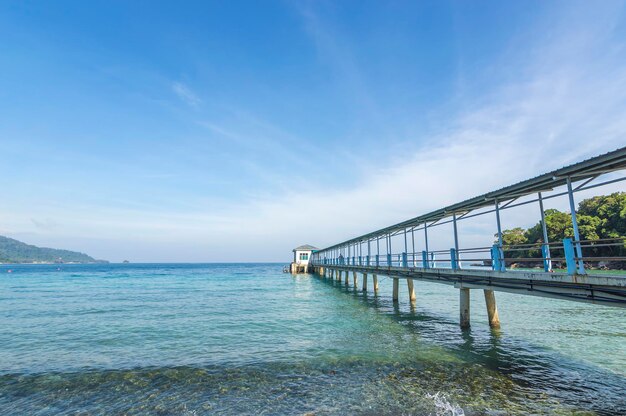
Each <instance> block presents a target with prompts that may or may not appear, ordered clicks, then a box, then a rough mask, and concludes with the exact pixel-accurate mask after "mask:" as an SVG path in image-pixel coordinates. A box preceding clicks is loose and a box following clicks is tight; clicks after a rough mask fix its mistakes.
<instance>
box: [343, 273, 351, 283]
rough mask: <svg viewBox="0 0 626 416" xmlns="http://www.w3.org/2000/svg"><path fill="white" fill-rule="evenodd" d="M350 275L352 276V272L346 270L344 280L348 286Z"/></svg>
mask: <svg viewBox="0 0 626 416" xmlns="http://www.w3.org/2000/svg"><path fill="white" fill-rule="evenodd" d="M349 276H350V273H348V272H346V278H345V279H344V282H345V284H346V286H348V282H349V280H350V277H349Z"/></svg>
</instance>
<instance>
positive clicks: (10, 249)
mask: <svg viewBox="0 0 626 416" xmlns="http://www.w3.org/2000/svg"><path fill="white" fill-rule="evenodd" d="M0 263H107V262H106V261H105V260H96V259H94V258H93V257H90V256H88V255H86V254H84V253H78V252H76V251H69V250H57V249H54V248H45V247H37V246H32V245H30V244H25V243H22V242H21V241H17V240H14V239H12V238H8V237H3V236H0Z"/></svg>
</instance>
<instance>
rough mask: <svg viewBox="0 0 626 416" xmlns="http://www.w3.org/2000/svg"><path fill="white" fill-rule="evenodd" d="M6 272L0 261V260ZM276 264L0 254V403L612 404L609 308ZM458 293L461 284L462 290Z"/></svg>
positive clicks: (616, 387)
mask: <svg viewBox="0 0 626 416" xmlns="http://www.w3.org/2000/svg"><path fill="white" fill-rule="evenodd" d="M9 269H10V270H12V272H11V273H7V271H8V270H9ZM380 284H381V290H380V293H379V295H378V296H374V294H373V293H371V281H370V292H369V293H368V294H363V292H362V291H360V290H354V288H353V287H352V286H349V287H345V286H344V285H343V284H339V283H336V282H331V281H329V280H323V279H320V278H319V277H314V276H312V275H298V276H291V275H288V274H283V273H282V265H278V264H211V265H157V264H153V265H62V266H52V265H36V266H30V265H29V266H26V265H22V266H9V265H2V266H0V322H1V323H2V331H0V414H41V415H52V414H54V415H57V414H237V415H238V414H299V415H301V414H306V413H312V414H317V415H323V414H371V415H379V414H420V415H421V414H441V415H447V414H450V415H452V414H467V415H470V414H490V415H499V414H529V413H534V414H546V413H553V414H554V413H556V414H624V413H626V398H625V397H626V316H625V314H624V310H623V309H619V308H608V307H599V306H590V305H586V304H578V303H574V302H566V301H556V300H547V299H542V298H534V297H530V296H516V295H509V294H504V293H499V292H498V293H497V294H496V296H497V298H498V306H499V310H500V317H501V320H502V324H503V327H502V330H500V331H497V332H496V331H491V330H490V329H489V327H488V326H487V325H486V313H485V311H484V301H483V300H482V293H481V292H480V291H472V292H473V293H472V329H471V330H470V331H461V330H460V329H459V327H458V324H457V319H458V316H457V315H458V291H456V290H455V289H453V288H451V287H449V286H445V285H437V284H431V283H420V282H417V283H416V292H417V296H418V300H417V303H416V305H415V307H413V308H412V307H411V306H410V305H409V303H408V302H407V301H406V298H407V293H406V288H405V287H402V290H403V291H401V301H400V304H399V305H394V304H393V303H392V302H391V298H390V296H389V295H390V294H391V283H390V281H389V280H388V279H384V278H381V279H380ZM474 292H475V293H474Z"/></svg>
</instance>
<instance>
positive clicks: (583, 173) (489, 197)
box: [323, 147, 626, 250]
mask: <svg viewBox="0 0 626 416" xmlns="http://www.w3.org/2000/svg"><path fill="white" fill-rule="evenodd" d="M622 169H626V147H623V148H621V149H617V150H614V151H612V152H609V153H605V154H603V155H600V156H596V157H592V158H590V159H587V160H584V161H582V162H578V163H574V164H573V165H569V166H564V167H562V168H559V169H556V170H553V171H551V172H548V173H544V174H543V175H539V176H536V177H534V178H532V179H527V180H525V181H521V182H518V183H516V184H514V185H510V186H506V187H504V188H500V189H498V190H496V191H491V192H487V193H486V194H483V195H479V196H477V197H474V198H470V199H467V200H465V201H463V202H459V203H456V204H452V205H449V206H447V207H444V208H441V209H438V210H435V211H432V212H429V213H428V214H424V215H420V216H418V217H415V218H411V219H409V220H406V221H403V222H400V223H398V224H394V225H391V226H389V227H385V228H381V229H380V230H377V231H373V232H371V233H368V234H364V235H362V236H359V237H355V238H352V239H350V240H346V241H344V242H342V243H338V244H335V245H333V246H330V247H327V248H325V249H323V250H327V249H330V248H335V247H339V246H343V245H346V244H349V243H358V242H359V241H367V240H370V239H372V238H376V237H378V236H381V235H386V234H389V233H393V232H395V231H399V230H404V229H405V228H408V227H414V226H420V225H422V224H425V223H429V222H432V221H437V220H440V219H443V218H446V217H451V216H452V214H454V213H456V214H459V213H465V212H468V211H472V210H475V209H478V208H484V207H489V206H493V205H494V201H496V200H498V201H506V200H509V199H513V198H518V197H521V196H524V195H529V194H534V193H537V192H546V191H551V190H552V189H554V188H556V187H559V186H563V185H565V184H566V183H567V177H568V176H569V177H571V178H572V180H576V181H578V180H585V179H590V178H593V177H595V176H598V175H600V174H603V173H608V172H613V171H617V170H622Z"/></svg>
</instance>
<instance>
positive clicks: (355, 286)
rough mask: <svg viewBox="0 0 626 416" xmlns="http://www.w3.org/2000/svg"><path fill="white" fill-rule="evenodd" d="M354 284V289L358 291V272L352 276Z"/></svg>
mask: <svg viewBox="0 0 626 416" xmlns="http://www.w3.org/2000/svg"><path fill="white" fill-rule="evenodd" d="M352 282H353V283H354V288H355V289H356V288H357V287H358V286H359V278H358V277H357V276H356V272H353V274H352Z"/></svg>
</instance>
